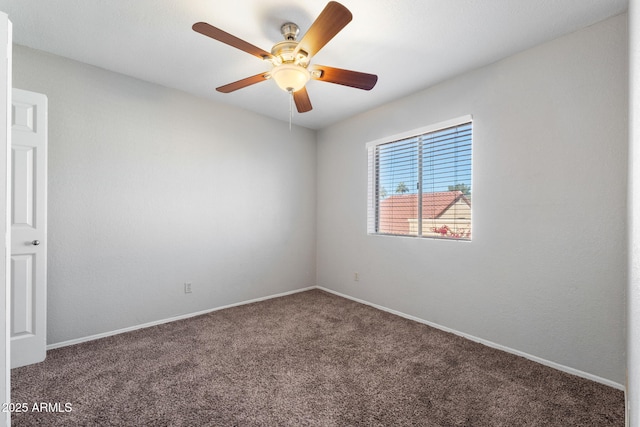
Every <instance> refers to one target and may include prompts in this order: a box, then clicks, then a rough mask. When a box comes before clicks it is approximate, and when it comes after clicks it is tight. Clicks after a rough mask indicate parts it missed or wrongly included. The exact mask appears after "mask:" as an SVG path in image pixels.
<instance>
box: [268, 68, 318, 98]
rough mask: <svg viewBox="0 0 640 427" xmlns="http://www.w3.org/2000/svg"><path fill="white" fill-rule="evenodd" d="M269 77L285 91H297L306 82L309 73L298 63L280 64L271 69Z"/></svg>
mask: <svg viewBox="0 0 640 427" xmlns="http://www.w3.org/2000/svg"><path fill="white" fill-rule="evenodd" d="M271 77H272V78H273V80H275V81H276V83H277V85H278V87H280V89H282V90H284V91H285V92H297V91H299V90H300V89H302V88H303V87H304V85H306V84H307V82H308V81H309V79H310V78H311V75H310V73H309V71H308V70H307V69H306V68H304V67H301V66H299V65H295V64H281V65H278V66H277V67H274V68H273V70H271Z"/></svg>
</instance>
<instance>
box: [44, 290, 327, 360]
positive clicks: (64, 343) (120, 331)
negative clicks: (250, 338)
mask: <svg viewBox="0 0 640 427" xmlns="http://www.w3.org/2000/svg"><path fill="white" fill-rule="evenodd" d="M311 289H316V287H315V286H310V287H307V288H302V289H295V290H293V291H287V292H282V293H279V294H274V295H268V296H266V297H260V298H254V299H251V300H247V301H242V302H238V303H234V304H228V305H223V306H220V307H216V308H210V309H207V310H202V311H198V312H195V313H187V314H181V315H179V316H174V317H169V318H167V319H161V320H156V321H153V322H149V323H143V324H141V325H135V326H129V327H128V328H122V329H117V330H115V331H109V332H103V333H101V334H95V335H89V336H87V337H82V338H76V339H72V340H68V341H62V342H58V343H54V344H48V345H47V350H53V349H55V348H60V347H66V346H69V345H74V344H80V343H83V342H87V341H93V340H97V339H100V338H106V337H110V336H112V335H118V334H123V333H125V332H131V331H135V330H137V329H143V328H148V327H151V326H156V325H162V324H163V323H169V322H175V321H176V320H182V319H188V318H189V317H195V316H200V315H202V314H207V313H211V312H214V311H218V310H224V309H225V308H231V307H237V306H240V305H246V304H251V303H254V302H260V301H265V300H268V299H272V298H278V297H283V296H286V295H292V294H297V293H299V292H305V291H309V290H311Z"/></svg>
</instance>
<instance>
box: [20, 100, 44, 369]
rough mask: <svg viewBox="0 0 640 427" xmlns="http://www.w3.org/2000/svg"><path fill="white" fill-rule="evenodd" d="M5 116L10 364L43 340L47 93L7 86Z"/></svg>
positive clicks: (30, 356) (36, 352) (27, 359)
mask: <svg viewBox="0 0 640 427" xmlns="http://www.w3.org/2000/svg"><path fill="white" fill-rule="evenodd" d="M11 104H12V114H11V115H12V119H11V367H12V368H16V367H18V366H24V365H29V364H31V363H36V362H41V361H43V360H44V358H45V355H46V345H47V324H46V316H47V97H46V96H45V95H43V94H40V93H34V92H28V91H25V90H20V89H13V99H12V102H11Z"/></svg>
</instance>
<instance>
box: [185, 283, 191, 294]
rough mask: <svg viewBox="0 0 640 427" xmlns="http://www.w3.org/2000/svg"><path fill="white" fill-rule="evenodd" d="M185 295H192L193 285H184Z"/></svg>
mask: <svg viewBox="0 0 640 427" xmlns="http://www.w3.org/2000/svg"><path fill="white" fill-rule="evenodd" d="M184 293H185V294H190V293H191V283H190V282H187V283H185V284H184Z"/></svg>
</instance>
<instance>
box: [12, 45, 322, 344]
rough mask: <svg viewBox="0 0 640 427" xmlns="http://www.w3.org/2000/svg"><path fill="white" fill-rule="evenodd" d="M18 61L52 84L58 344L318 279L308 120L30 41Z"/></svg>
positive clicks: (44, 85)
mask: <svg viewBox="0 0 640 427" xmlns="http://www.w3.org/2000/svg"><path fill="white" fill-rule="evenodd" d="M14 75H15V76H16V78H15V80H14V87H18V88H22V89H27V90H31V91H35V92H41V93H44V94H46V95H47V96H48V98H49V206H48V208H49V242H48V244H49V247H48V248H49V262H48V266H49V274H48V295H49V299H48V307H49V308H48V310H49V314H48V342H49V343H50V344H51V343H59V342H62V341H67V340H71V339H76V338H81V337H85V336H89V335H94V334H99V333H103V332H109V331H113V330H117V329H120V328H125V327H129V326H134V325H139V324H143V323H147V322H152V321H156V320H160V319H165V318H169V317H172V316H176V315H181V314H185V313H192V312H197V311H200V310H205V309H209V308H214V307H220V306H223V305H227V304H232V303H237V302H241V301H245V300H248V299H252V298H257V297H262V296H267V295H272V294H276V293H280V292H285V291H290V290H293V289H298V288H303V287H307V286H312V285H314V284H315V223H316V217H315V201H316V194H315V191H316V143H315V133H314V132H312V131H309V130H306V129H301V128H296V127H294V129H293V131H292V132H291V133H290V132H289V126H288V123H283V122H278V121H274V120H271V119H267V118H263V117H260V116H258V115H255V114H253V113H249V112H246V111H243V110H238V109H234V108H229V107H227V106H222V105H217V104H215V103H213V102H210V101H206V100H204V99H200V98H197V97H193V96H190V95H187V94H185V93H182V92H179V91H176V90H171V89H167V88H164V87H160V86H156V85H153V84H151V83H147V82H143V81H140V80H136V79H133V78H130V77H126V76H123V75H119V74H115V73H112V72H109V71H105V70H103V69H99V68H95V67H92V66H88V65H85V64H82V63H78V62H75V61H72V60H69V59H64V58H61V57H57V56H53V55H50V54H46V53H43V52H39V51H36V50H33V49H29V48H26V47H22V46H15V48H14ZM184 282H191V283H192V288H193V293H192V294H189V295H185V294H184V292H183V283H184Z"/></svg>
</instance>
